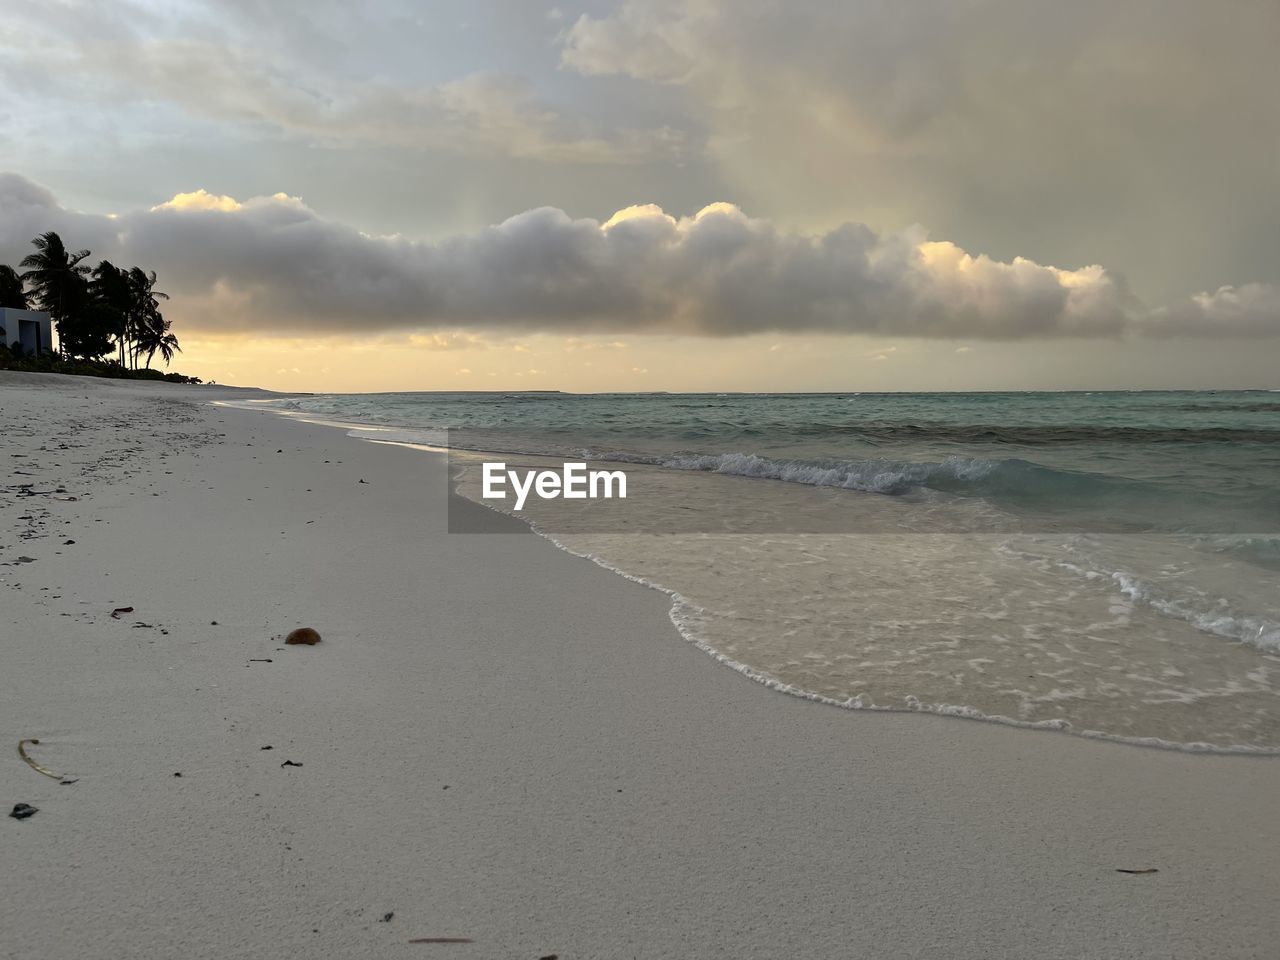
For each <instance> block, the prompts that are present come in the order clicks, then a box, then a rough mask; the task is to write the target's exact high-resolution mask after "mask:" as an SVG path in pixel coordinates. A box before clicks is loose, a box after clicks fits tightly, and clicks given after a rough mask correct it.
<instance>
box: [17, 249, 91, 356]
mask: <svg viewBox="0 0 1280 960" xmlns="http://www.w3.org/2000/svg"><path fill="white" fill-rule="evenodd" d="M31 242H32V243H33V244H35V247H36V252H35V253H31V254H28V255H27V256H25V257H23V258H22V263H21V264H19V266H23V267H28V268H29V269H28V270H27V272H26V273H24V274H23V275H22V279H23V280H24V281H26V282H27V283H29V284H31V287H32V293H33V294H35V302H36V303H38V304H39V305H40V309H42V310H47V311H48V312H49V316H50V318H51V319H52V320H53V322H54V324H55V325H56V326H57V328H58V349H59V350H60V351H61V352H62V353H64V354H65V353H66V350H67V343H68V341H72V340H74V339H75V331H73V330H71V329H70V327H71V326H72V323H73V320H72V318H73V317H74V316H75V313H76V311H77V310H78V309H79V308H80V307H81V306H82V304H83V302H84V299H85V292H86V287H85V280H84V278H85V275H86V274H87V273H88V272H89V268H88V267H86V266H83V265H82V264H81V263H80V261H81V260H83V259H84V258H85V257H87V256H89V251H88V250H77V251H76V252H75V253H69V252H68V251H67V248H66V246H65V245H64V244H63V242H62V238H61V237H60V236H58V235H57V234H56V233H54V232H53V231H52V230H50V231H49V232H48V233H42V234H40V236H38V237H36V238H35V239H34V240H32V241H31Z"/></svg>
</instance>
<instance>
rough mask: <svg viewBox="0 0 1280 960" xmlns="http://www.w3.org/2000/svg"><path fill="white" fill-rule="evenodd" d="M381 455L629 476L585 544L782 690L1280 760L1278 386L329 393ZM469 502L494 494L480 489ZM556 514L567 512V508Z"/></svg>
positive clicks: (543, 521)
mask: <svg viewBox="0 0 1280 960" xmlns="http://www.w3.org/2000/svg"><path fill="white" fill-rule="evenodd" d="M267 406H270V407H274V408H276V409H279V410H280V411H281V412H288V413H292V414H293V415H295V416H306V417H313V418H316V419H325V420H336V421H340V422H344V423H347V424H351V425H352V426H353V427H360V426H365V427H373V426H376V427H378V428H379V429H378V430H377V431H376V432H374V433H370V434H369V435H370V436H372V437H376V438H377V439H383V440H387V439H391V440H401V441H405V442H417V443H428V444H432V445H448V446H450V447H451V449H452V450H453V451H454V452H455V454H454V455H455V459H456V460H457V461H458V463H459V464H460V465H461V464H465V460H466V458H465V456H463V455H461V454H459V453H458V451H461V450H473V451H486V452H490V453H501V454H503V455H504V459H507V460H509V461H519V460H520V459H522V458H523V459H524V460H527V461H529V462H531V463H532V462H535V461H537V459H538V458H540V457H550V458H553V459H556V460H560V459H565V458H574V459H578V458H586V459H595V460H601V461H609V462H615V463H617V462H620V463H622V464H624V465H627V469H628V473H629V478H630V480H631V484H632V487H633V491H634V492H633V494H632V495H631V496H630V498H629V499H628V500H627V501H626V502H625V503H623V504H613V505H610V508H609V509H608V510H604V509H595V510H591V511H582V510H579V511H577V512H576V513H575V512H573V511H572V510H570V511H569V512H565V510H566V509H567V508H566V507H565V506H564V501H558V502H557V503H556V504H533V505H531V507H530V510H529V512H528V519H530V520H531V521H533V522H534V523H535V524H536V525H537V526H538V528H539V529H540V530H541V531H542V532H544V533H547V534H548V535H549V536H551V537H553V538H554V539H555V540H556V541H557V542H558V543H560V544H561V545H562V546H564V547H566V548H567V549H570V550H573V551H574V552H577V553H581V554H583V555H587V556H591V557H593V558H595V559H597V560H598V561H599V562H601V563H602V564H604V565H606V566H609V567H611V568H614V569H617V570H619V571H620V572H623V573H625V574H627V575H630V576H633V577H636V578H637V579H641V580H644V581H646V582H649V583H651V584H653V585H656V586H659V587H661V588H663V589H666V590H668V591H670V592H671V593H672V594H673V604H674V607H673V614H672V616H673V619H674V620H675V622H676V623H677V625H678V626H679V627H680V629H681V631H682V632H683V633H684V634H685V636H686V637H688V638H689V639H690V640H693V641H694V642H696V643H698V644H699V646H701V647H703V648H704V649H706V650H707V651H708V652H710V653H712V654H714V655H715V656H717V657H719V658H720V659H722V660H724V661H725V662H727V663H730V664H731V665H732V666H734V667H735V668H737V669H739V670H742V671H743V672H744V673H746V674H748V675H750V676H752V677H755V678H756V679H759V680H762V681H763V682H766V683H768V684H770V685H772V686H775V687H779V688H782V689H786V690H788V691H789V692H793V693H798V694H801V695H805V696H811V697H815V698H818V699H822V700H824V701H827V702H831V703H834V704H839V705H842V706H847V707H854V708H863V709H908V710H926V711H932V712H939V713H948V714H955V715H959V716H970V717H981V718H986V719H999V720H1004V721H1007V722H1013V723H1021V724H1029V725H1038V726H1045V727H1051V728H1055V729H1063V730H1070V731H1073V732H1077V733H1087V734H1091V735H1097V736H1104V737H1110V738H1116V739H1123V740H1133V741H1141V742H1147V743H1155V744H1161V745H1173V746H1184V747H1187V746H1190V747H1195V748H1200V749H1215V750H1217V749H1226V750H1230V749H1250V750H1268V751H1269V750H1274V749H1280V687H1278V686H1276V685H1275V684H1274V683H1273V675H1274V676H1280V673H1278V672H1277V671H1278V670H1280V599H1278V598H1277V591H1276V589H1275V587H1276V580H1277V575H1278V574H1280V393H1275V392H1266V391H1251V392H1132V393H991V394H767V395H766V394H730V395H724V394H643V395H638V394H601V395H585V396H584V395H571V394H557V393H524V394H509V393H507V394H502V393H494V394H474V393H400V394H360V395H336V394H330V395H317V396H308V397H300V398H291V399H288V400H280V401H272V402H270V403H269V404H268V405H267ZM460 484H461V485H460V489H461V490H462V492H464V493H467V494H469V495H472V496H475V495H476V494H477V491H476V487H477V480H476V472H475V471H474V470H472V471H466V470H464V471H463V473H462V479H461V481H460ZM557 511H559V512H557Z"/></svg>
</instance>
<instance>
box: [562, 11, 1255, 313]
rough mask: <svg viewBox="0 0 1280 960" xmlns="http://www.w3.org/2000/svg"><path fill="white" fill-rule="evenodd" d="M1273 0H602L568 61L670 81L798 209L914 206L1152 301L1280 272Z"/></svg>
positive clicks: (753, 174) (723, 167) (800, 216)
mask: <svg viewBox="0 0 1280 960" xmlns="http://www.w3.org/2000/svg"><path fill="white" fill-rule="evenodd" d="M1278 37H1280V4H1276V3H1258V2H1254V0H1223V2H1222V3H1218V4H1212V5H1206V4H1205V3H1204V2H1203V0H1126V2H1125V3H1115V2H1114V0H1075V2H1071V3H1063V2H1061V0H1020V2H1017V3H1007V2H992V0H912V2H909V3H865V2H852V3H851V2H847V0H844V2H842V0H812V2H807V3H805V4H803V5H802V7H801V8H800V9H797V6H796V5H795V4H792V3H787V2H784V0H753V2H750V3H744V2H741V0H615V2H614V3H612V4H608V5H604V6H593V7H592V9H591V12H590V13H586V14H583V15H581V16H580V17H578V18H577V19H576V20H575V21H574V22H573V23H572V24H571V25H570V27H569V28H568V30H567V31H566V32H565V34H564V36H563V38H562V44H561V63H562V66H563V67H564V68H565V69H566V70H568V71H571V72H574V73H577V74H578V75H580V76H583V77H587V78H598V77H604V76H615V77H622V78H625V79H627V80H630V81H634V83H633V84H632V86H638V87H640V88H642V89H651V90H657V91H660V92H661V91H664V90H665V91H666V92H668V93H670V92H671V88H678V95H679V98H680V100H681V102H682V103H685V104H687V105H688V109H689V111H690V113H691V115H693V116H696V117H697V119H698V120H699V121H700V122H701V123H703V124H704V125H705V127H706V128H707V130H708V136H707V138H706V143H707V145H708V150H709V153H710V155H711V156H712V157H713V158H714V161H715V163H716V164H717V167H718V170H719V172H720V174H721V176H722V177H723V182H725V183H727V184H729V185H730V186H731V188H732V192H733V195H734V196H736V197H739V198H741V199H742V200H743V202H744V204H745V205H749V206H750V207H751V208H753V209H757V210H767V211H769V212H771V213H772V214H774V215H775V216H786V217H788V218H791V219H792V221H793V222H812V223H829V222H831V218H832V217H833V215H834V216H835V217H849V216H856V217H858V218H866V219H870V220H872V221H874V222H876V223H884V224H893V223H897V224H900V223H904V222H909V221H910V220H914V219H921V218H928V221H929V222H930V223H931V224H933V225H934V226H935V227H936V228H937V229H939V230H940V231H943V232H944V233H945V234H946V235H949V236H955V237H965V238H967V239H969V240H970V242H973V243H979V244H982V245H984V246H995V247H998V248H999V249H1004V250H1018V251H1031V250H1034V251H1036V255H1037V259H1040V260H1042V261H1047V262H1082V261H1084V259H1085V258H1097V259H1100V260H1102V262H1105V263H1108V264H1111V265H1113V266H1118V267H1122V268H1123V269H1124V271H1125V273H1126V275H1127V276H1129V277H1130V278H1131V279H1132V281H1133V283H1134V285H1135V288H1137V289H1140V290H1143V291H1144V292H1145V293H1146V294H1147V295H1148V296H1152V297H1153V298H1156V299H1160V300H1165V299H1170V298H1172V297H1175V296H1179V295H1182V294H1183V293H1185V291H1186V289H1187V287H1186V285H1187V284H1192V285H1194V287H1195V288H1200V287H1203V286H1206V285H1207V284H1209V283H1217V282H1221V278H1223V277H1226V276H1233V275H1236V274H1237V273H1238V274H1240V275H1243V277H1245V278H1247V279H1263V280H1270V281H1272V282H1276V281H1280V276H1277V275H1276V274H1275V272H1274V271H1275V258H1274V253H1273V251H1274V250H1275V248H1276V245H1277V242H1278V239H1280V228H1277V223H1280V165H1277V164H1276V163H1274V162H1271V160H1270V158H1273V157H1275V156H1276V154H1277V152H1278V151H1280V111H1277V110H1276V109H1275V96H1274V92H1273V91H1274V90H1276V89H1277V88H1280V58H1278V57H1276V56H1275V49H1276V44H1277V38H1278Z"/></svg>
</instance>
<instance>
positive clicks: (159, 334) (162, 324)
mask: <svg viewBox="0 0 1280 960" xmlns="http://www.w3.org/2000/svg"><path fill="white" fill-rule="evenodd" d="M171 325H172V324H171V323H170V322H169V321H168V320H166V319H165V318H164V314H162V313H161V312H160V311H159V310H157V311H156V312H155V315H154V317H153V318H152V320H151V322H150V323H148V324H147V326H146V328H145V329H144V330H143V332H142V336H140V337H139V338H138V349H139V350H145V351H146V353H147V360H146V366H147V368H148V369H150V367H151V358H152V357H154V356H155V355H156V352H157V351H159V353H160V356H161V357H162V358H163V359H164V365H165V366H166V367H167V366H168V365H169V361H170V360H172V359H173V355H174V354H175V353H181V352H182V347H180V346H178V338H177V337H176V336H175V335H174V334H172V333H170V332H169V327H170V326H171Z"/></svg>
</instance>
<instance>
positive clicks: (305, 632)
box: [284, 627, 320, 646]
mask: <svg viewBox="0 0 1280 960" xmlns="http://www.w3.org/2000/svg"><path fill="white" fill-rule="evenodd" d="M284 642H285V643H305V644H306V645H307V646H314V645H315V644H317V643H319V642H320V634H318V633H316V632H315V631H314V630H312V629H311V628H310V627H299V628H298V629H297V630H294V631H293V632H292V633H290V634H289V635H288V636H287V637H285V638H284Z"/></svg>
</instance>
